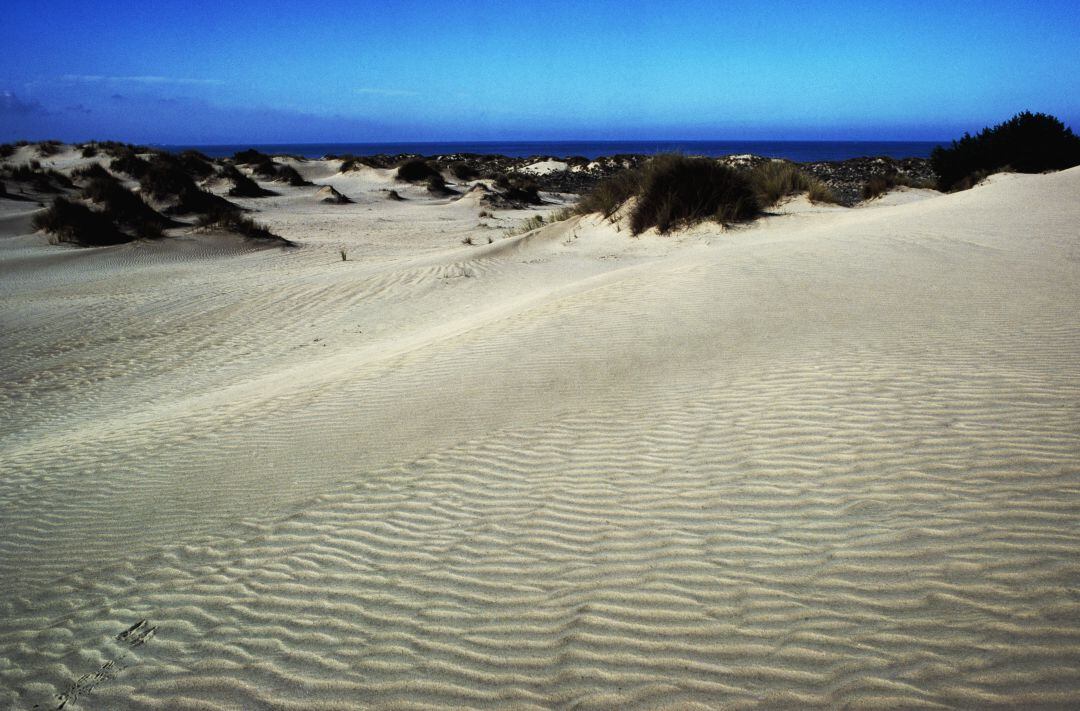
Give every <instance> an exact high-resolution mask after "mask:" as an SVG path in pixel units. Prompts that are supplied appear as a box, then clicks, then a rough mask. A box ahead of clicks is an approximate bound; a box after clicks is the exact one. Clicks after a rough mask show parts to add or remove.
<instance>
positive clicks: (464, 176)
mask: <svg viewBox="0 0 1080 711" xmlns="http://www.w3.org/2000/svg"><path fill="white" fill-rule="evenodd" d="M450 175H452V176H454V177H455V178H457V179H458V180H476V179H477V178H479V177H480V171H479V170H477V168H476V166H475V165H473V164H472V163H467V162H465V161H457V162H456V163H451V164H450Z"/></svg>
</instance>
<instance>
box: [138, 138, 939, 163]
mask: <svg viewBox="0 0 1080 711" xmlns="http://www.w3.org/2000/svg"><path fill="white" fill-rule="evenodd" d="M942 143H946V142H945V141H673V140H653V141H480V142H476V141H456V142H428V143H279V144H228V145H209V146H176V145H166V146H160V147H161V148H164V149H167V150H170V151H181V150H187V149H191V148H194V149H196V150H199V151H202V152H203V153H205V154H206V155H208V156H211V157H213V158H220V157H224V156H231V155H232V154H234V153H236V152H237V151H242V150H244V149H247V148H255V149H256V150H259V151H262V152H263V153H270V154H289V155H298V156H304V157H305V158H321V157H322V156H325V155H342V154H351V155H358V156H361V155H375V154H379V153H383V154H388V155H394V154H398V153H418V154H420V155H424V156H433V155H447V154H451V153H483V154H490V155H504V156H510V157H512V158H526V157H529V156H555V157H560V158H565V157H569V156H584V157H585V158H596V157H598V156H611V155H616V154H619V153H637V154H645V155H649V154H653V153H668V152H672V151H675V152H680V153H686V154H689V155H704V156H725V155H732V154H736V155H738V154H744V153H752V154H754V155H759V156H767V157H769V158H787V159H788V160H792V161H795V162H798V163H807V162H812V161H824V160H845V159H847V158H859V157H862V156H887V157H890V158H928V157H929V156H930V152H931V151H932V150H933V149H934V147H935V146H938V145H941V144H942Z"/></svg>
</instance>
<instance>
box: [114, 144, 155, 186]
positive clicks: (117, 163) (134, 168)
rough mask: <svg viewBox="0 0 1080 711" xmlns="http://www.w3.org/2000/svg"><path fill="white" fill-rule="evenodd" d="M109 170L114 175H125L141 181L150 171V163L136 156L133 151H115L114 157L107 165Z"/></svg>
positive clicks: (128, 149)
mask: <svg viewBox="0 0 1080 711" xmlns="http://www.w3.org/2000/svg"><path fill="white" fill-rule="evenodd" d="M109 170H111V171H113V172H114V173H125V174H126V175H130V176H131V177H132V178H134V179H135V180H141V179H142V177H143V176H144V175H146V173H147V172H148V171H149V170H150V163H149V162H148V161H146V160H143V159H142V158H140V157H139V156H137V155H136V154H135V151H133V150H131V149H130V148H127V149H125V150H117V151H116V157H115V158H113V160H112V162H111V163H109Z"/></svg>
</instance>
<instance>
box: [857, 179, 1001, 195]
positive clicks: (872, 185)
mask: <svg viewBox="0 0 1080 711" xmlns="http://www.w3.org/2000/svg"><path fill="white" fill-rule="evenodd" d="M983 177H986V174H985V173H984V174H983V175H982V176H981V177H980V178H979V180H981V179H982V178H983ZM900 186H903V187H908V188H926V189H929V190H933V189H934V188H935V183H934V182H932V181H927V180H917V179H915V178H912V177H911V176H908V175H904V174H903V173H886V174H884V175H872V176H870V179H869V180H867V181H866V182H865V183H864V184H863V189H862V199H863V200H872V199H874V198H876V197H878V196H880V195H884V194H885V193H887V192H889V191H890V190H892V189H893V188H896V187H900ZM968 187H971V186H970V185H969V186H968Z"/></svg>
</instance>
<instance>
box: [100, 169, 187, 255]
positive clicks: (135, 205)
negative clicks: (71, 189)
mask: <svg viewBox="0 0 1080 711" xmlns="http://www.w3.org/2000/svg"><path fill="white" fill-rule="evenodd" d="M82 194H83V197H85V198H87V199H88V200H91V201H92V202H95V203H98V204H100V205H102V207H103V208H104V215H105V216H106V217H107V218H108V219H110V220H112V221H113V222H114V223H116V224H117V225H118V226H120V227H126V228H129V229H131V230H133V231H134V233H135V235H136V236H138V237H142V238H147V239H150V238H156V237H160V236H161V235H162V230H164V229H165V228H166V227H169V226H171V225H173V224H174V223H173V222H172V221H171V220H169V219H168V218H166V217H164V216H163V215H161V214H160V213H159V212H157V211H156V210H154V208H152V207H150V206H149V205H147V204H146V202H145V201H144V200H143V199H142V198H141V197H140V196H138V195H136V194H135V193H133V192H131V191H130V190H128V189H127V188H125V187H124V186H123V185H122V184H121V183H120V181H119V180H117V179H116V178H114V177H113V176H111V175H108V176H97V177H94V178H92V179H91V180H90V182H89V183H88V184H87V185H86V187H84V188H83V190H82Z"/></svg>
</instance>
